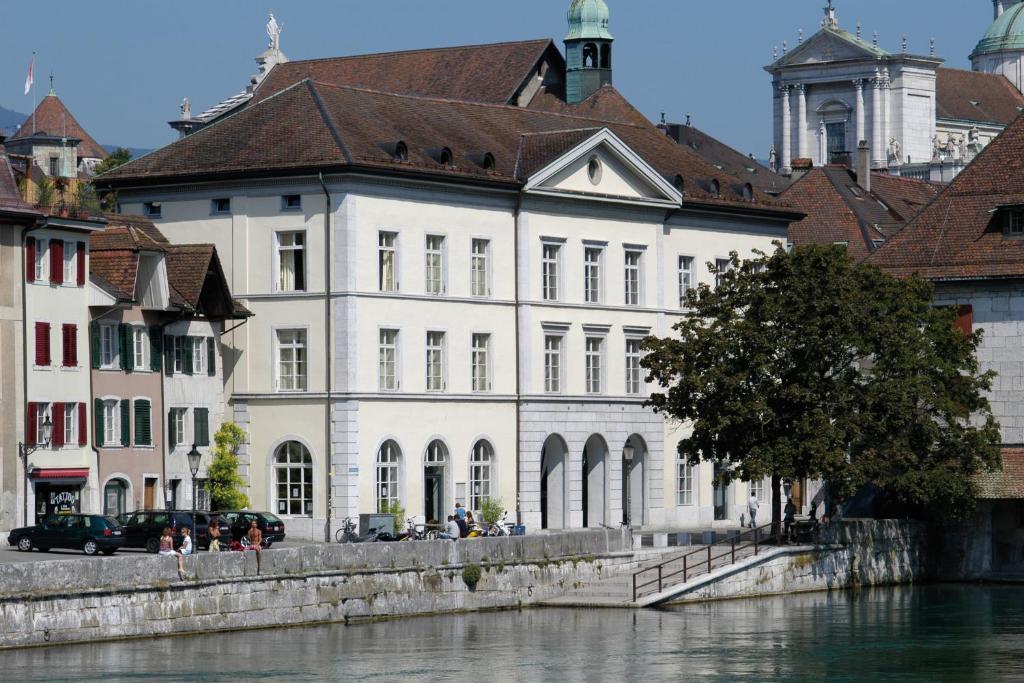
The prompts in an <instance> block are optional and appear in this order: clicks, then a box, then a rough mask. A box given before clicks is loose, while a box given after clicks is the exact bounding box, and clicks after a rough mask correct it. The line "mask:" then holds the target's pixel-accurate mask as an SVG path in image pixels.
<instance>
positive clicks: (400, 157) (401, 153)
mask: <svg viewBox="0 0 1024 683" xmlns="http://www.w3.org/2000/svg"><path fill="white" fill-rule="evenodd" d="M395 161H409V146H408V145H406V144H405V143H404V142H402V141H401V140H399V141H398V144H397V145H395Z"/></svg>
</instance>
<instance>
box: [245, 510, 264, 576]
mask: <svg viewBox="0 0 1024 683" xmlns="http://www.w3.org/2000/svg"><path fill="white" fill-rule="evenodd" d="M246 538H248V539H249V549H250V550H255V551H256V573H257V574H259V573H260V564H261V561H262V559H263V532H262V531H260V525H259V524H257V523H256V520H255V519H254V520H252V523H251V524H250V525H249V533H247V534H246Z"/></svg>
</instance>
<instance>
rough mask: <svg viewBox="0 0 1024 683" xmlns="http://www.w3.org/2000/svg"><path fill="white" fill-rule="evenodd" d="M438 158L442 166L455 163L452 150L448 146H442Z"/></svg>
mask: <svg viewBox="0 0 1024 683" xmlns="http://www.w3.org/2000/svg"><path fill="white" fill-rule="evenodd" d="M438 160H439V161H440V162H441V165H442V166H452V165H454V157H452V151H451V150H450V149H448V148H447V147H443V148H441V154H440V155H439V156H438Z"/></svg>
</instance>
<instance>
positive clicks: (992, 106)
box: [935, 69, 1024, 125]
mask: <svg viewBox="0 0 1024 683" xmlns="http://www.w3.org/2000/svg"><path fill="white" fill-rule="evenodd" d="M935 75H936V83H935V113H936V116H938V118H940V119H956V120H960V121H978V122H979V123H981V122H984V123H996V124H1000V125H1006V124H1008V123H1010V122H1011V121H1013V120H1014V119H1015V118H1017V114H1019V113H1020V112H1021V107H1024V95H1022V94H1021V93H1020V91H1019V90H1017V88H1015V87H1014V86H1013V84H1012V83H1010V81H1009V80H1007V78H1006V77H1005V76H1003V75H1001V74H987V73H981V72H980V71H964V70H963V69H936V71H935Z"/></svg>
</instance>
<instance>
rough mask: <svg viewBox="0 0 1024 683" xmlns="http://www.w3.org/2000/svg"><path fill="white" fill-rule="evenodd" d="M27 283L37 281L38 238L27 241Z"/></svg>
mask: <svg viewBox="0 0 1024 683" xmlns="http://www.w3.org/2000/svg"><path fill="white" fill-rule="evenodd" d="M25 281H26V282H35V281H36V238H35V237H29V238H27V239H26V240H25Z"/></svg>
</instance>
